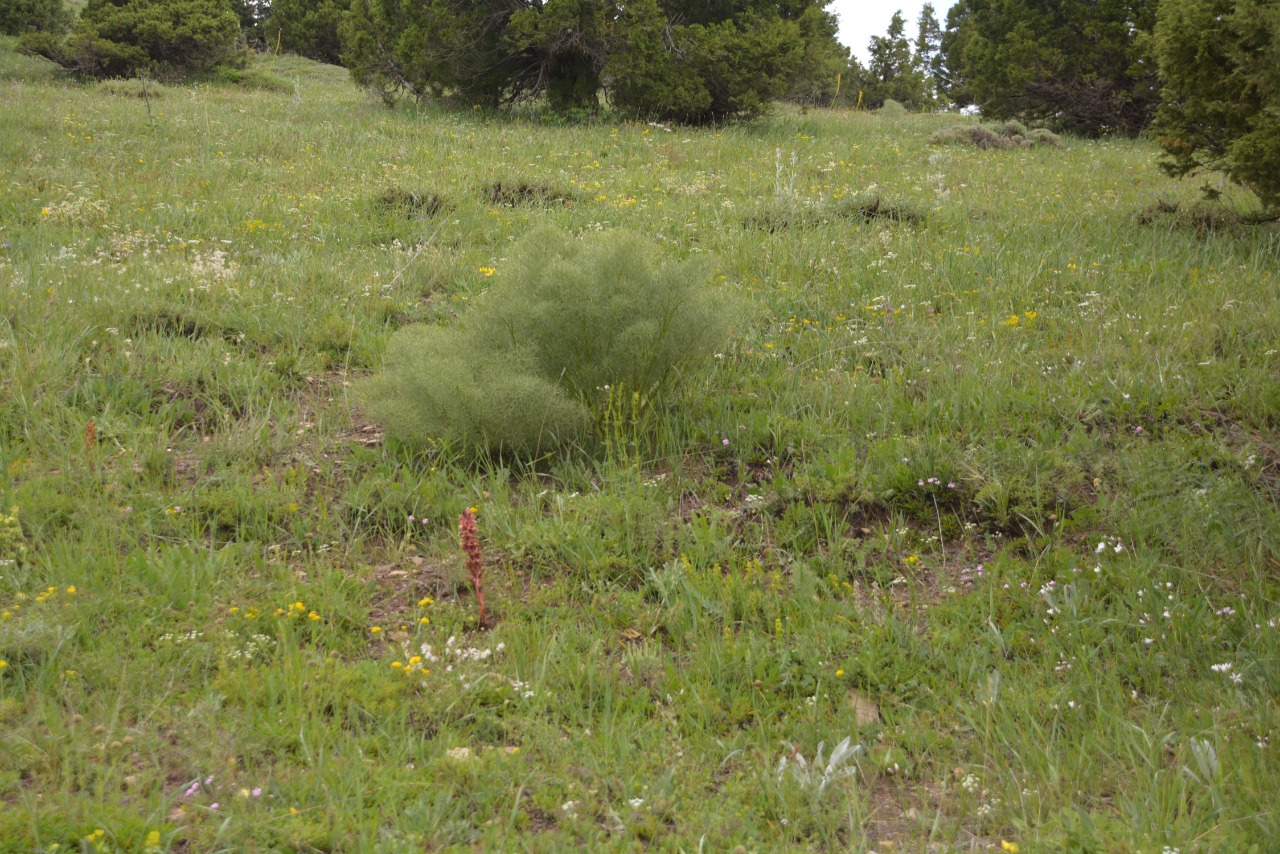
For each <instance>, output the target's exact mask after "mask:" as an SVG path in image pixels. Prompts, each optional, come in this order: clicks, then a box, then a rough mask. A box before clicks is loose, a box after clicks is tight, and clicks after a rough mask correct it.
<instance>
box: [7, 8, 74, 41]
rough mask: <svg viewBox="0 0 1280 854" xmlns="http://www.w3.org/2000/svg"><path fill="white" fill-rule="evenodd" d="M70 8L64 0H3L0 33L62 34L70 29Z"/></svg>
mask: <svg viewBox="0 0 1280 854" xmlns="http://www.w3.org/2000/svg"><path fill="white" fill-rule="evenodd" d="M71 22H72V15H71V8H70V7H69V6H68V5H67V3H66V0H4V2H2V3H0V33H4V34H5V35H10V36H20V35H22V34H23V33H51V34H53V35H55V36H58V35H62V34H64V33H66V32H67V30H69V29H71Z"/></svg>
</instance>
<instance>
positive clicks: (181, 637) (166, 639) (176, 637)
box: [160, 631, 204, 643]
mask: <svg viewBox="0 0 1280 854" xmlns="http://www.w3.org/2000/svg"><path fill="white" fill-rule="evenodd" d="M202 637H204V632H197V631H190V632H182V633H181V634H174V633H173V632H165V633H164V634H162V635H161V636H160V643H187V642H189V641H194V640H200V638H202Z"/></svg>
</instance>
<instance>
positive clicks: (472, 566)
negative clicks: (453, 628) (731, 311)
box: [458, 507, 485, 626]
mask: <svg viewBox="0 0 1280 854" xmlns="http://www.w3.org/2000/svg"><path fill="white" fill-rule="evenodd" d="M458 537H459V539H460V540H461V541H462V551H463V553H465V554H466V556H467V572H468V573H469V574H470V575H471V587H472V588H473V589H474V590H475V591H476V602H477V603H479V606H480V625H481V626H483V625H484V624H485V608H484V586H483V585H482V584H481V579H482V577H483V576H484V554H483V553H482V552H481V551H480V535H479V533H478V532H477V530H476V510H475V508H474V507H468V508H467V509H466V510H464V511H462V513H461V514H460V515H459V516H458Z"/></svg>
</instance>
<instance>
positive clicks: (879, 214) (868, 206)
mask: <svg viewBox="0 0 1280 854" xmlns="http://www.w3.org/2000/svg"><path fill="white" fill-rule="evenodd" d="M841 214H842V215H843V216H845V217H860V218H862V219H864V220H866V221H867V222H872V221H875V220H888V221H889V222H906V223H921V222H924V214H923V213H921V212H920V211H918V210H916V209H914V208H913V207H911V206H910V205H906V204H902V203H900V202H891V201H886V200H885V199H883V198H881V197H880V196H870V197H868V198H863V199H855V200H853V201H851V202H850V203H849V204H847V205H845V206H844V207H843V208H842V209H841Z"/></svg>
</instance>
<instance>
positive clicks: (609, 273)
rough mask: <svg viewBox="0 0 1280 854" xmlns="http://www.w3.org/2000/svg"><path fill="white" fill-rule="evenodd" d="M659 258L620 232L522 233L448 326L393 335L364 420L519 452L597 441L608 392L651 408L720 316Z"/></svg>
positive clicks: (704, 348)
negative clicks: (487, 286) (499, 266)
mask: <svg viewBox="0 0 1280 854" xmlns="http://www.w3.org/2000/svg"><path fill="white" fill-rule="evenodd" d="M660 253H661V250H660V249H659V248H658V247H656V246H654V245H653V244H652V243H650V242H648V241H646V240H644V239H642V238H640V237H638V236H636V235H632V234H628V233H625V232H604V233H599V234H591V235H588V236H585V237H582V238H581V239H579V238H575V237H572V236H570V235H567V234H565V233H563V232H560V231H557V230H554V229H538V230H535V231H534V232H533V233H532V234H530V235H529V236H528V237H526V238H525V239H524V240H523V241H521V242H520V243H519V244H518V245H517V246H516V247H515V249H514V250H513V252H512V254H511V258H510V260H509V262H508V263H507V265H506V266H505V267H504V268H503V269H501V270H499V271H498V273H497V275H495V277H494V279H493V285H492V287H491V288H490V289H489V290H488V291H487V292H485V293H484V294H482V295H481V296H480V297H479V298H478V299H477V300H476V301H475V303H474V305H473V307H472V309H471V310H470V311H469V312H467V313H466V314H465V315H464V316H463V317H462V318H461V320H460V321H459V322H458V323H457V324H456V325H454V326H450V327H431V326H410V327H406V328H405V329H402V330H400V331H399V332H397V333H396V335H395V336H394V337H393V338H392V341H391V345H390V348H389V351H388V354H387V363H386V369H385V370H384V371H383V373H382V374H380V375H379V376H377V377H375V378H373V379H372V380H370V381H369V382H368V383H367V384H366V386H365V388H364V399H365V401H366V403H367V405H368V408H369V410H370V412H371V413H372V414H373V416H374V417H375V418H377V419H378V420H379V421H381V422H382V423H383V424H385V425H386V427H387V429H388V431H389V432H391V433H392V435H395V436H398V437H400V438H401V439H403V440H405V441H408V442H410V443H414V444H425V443H428V442H430V441H433V440H443V441H448V442H455V443H460V444H461V445H463V446H466V447H469V448H472V449H479V450H483V451H486V452H489V453H494V454H499V455H508V454H509V455H515V456H518V457H526V456H529V455H537V454H540V453H543V452H545V451H547V450H549V449H552V448H556V447H564V446H567V445H571V444H573V443H576V442H578V441H580V440H581V439H583V438H585V437H587V436H589V435H591V434H593V433H594V432H596V431H597V430H598V429H599V428H601V427H603V426H604V424H605V421H606V419H607V417H608V413H609V412H610V411H611V410H610V408H609V406H610V401H614V402H616V401H617V400H618V395H619V393H620V390H621V392H622V393H625V394H627V395H632V396H634V397H635V399H636V400H638V401H641V402H642V407H643V408H646V409H651V408H652V404H653V403H654V402H656V400H657V399H659V398H660V397H661V394H662V392H663V390H664V388H666V387H667V386H668V385H669V384H670V382H671V380H672V379H673V378H675V377H676V376H677V375H678V374H679V373H680V371H681V370H682V369H683V368H685V367H686V366H689V365H691V364H693V363H694V362H696V361H697V360H699V359H701V358H704V357H706V356H709V355H710V354H711V352H712V351H713V350H714V349H715V347H716V346H717V345H718V344H719V343H720V341H721V340H722V339H723V337H724V335H725V333H726V332H727V331H728V328H729V325H730V319H731V312H730V311H729V310H728V306H727V305H726V303H725V301H724V300H723V299H722V298H719V297H717V296H716V295H715V294H714V293H713V292H712V291H711V290H710V289H709V288H707V287H706V286H705V283H706V282H707V280H708V279H709V275H708V274H707V271H706V269H705V267H704V265H703V264H700V263H696V262H686V263H676V262H671V261H666V260H663V259H662V258H661V257H660Z"/></svg>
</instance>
